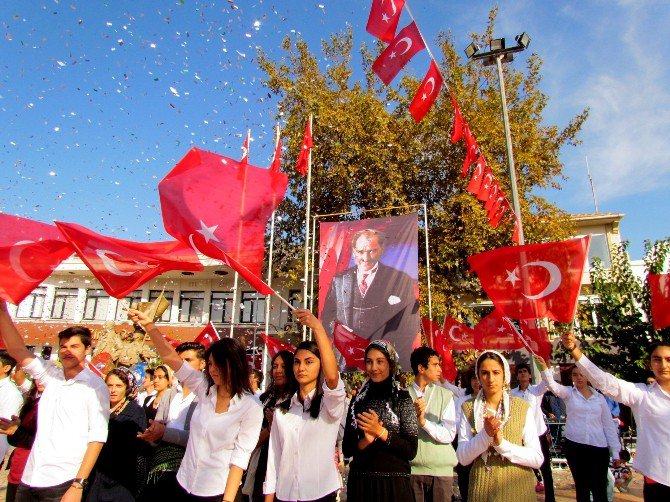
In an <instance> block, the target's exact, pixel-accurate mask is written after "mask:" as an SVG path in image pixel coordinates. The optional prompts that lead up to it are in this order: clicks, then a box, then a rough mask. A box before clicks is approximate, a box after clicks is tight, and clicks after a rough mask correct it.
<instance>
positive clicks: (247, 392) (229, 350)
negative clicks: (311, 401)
mask: <svg viewBox="0 0 670 502" xmlns="http://www.w3.org/2000/svg"><path fill="white" fill-rule="evenodd" d="M128 318H129V319H130V320H131V321H133V322H134V323H137V324H139V325H140V326H142V327H143V328H144V330H145V331H146V332H147V333H148V334H149V336H150V337H151V341H152V342H153V343H154V346H155V347H156V351H157V352H158V355H159V356H160V357H161V359H162V360H163V362H164V363H165V364H167V365H168V366H169V367H170V368H172V369H173V370H175V375H176V376H177V378H178V379H179V380H180V381H181V382H183V384H184V385H186V386H188V388H189V389H191V391H192V392H193V393H194V394H195V395H196V396H197V397H198V405H197V406H196V408H195V411H194V412H193V416H192V418H191V427H190V431H191V432H190V435H189V439H188V444H187V446H186V453H185V454H184V459H183V460H182V463H181V466H180V467H179V472H178V473H177V481H178V483H179V487H178V488H179V492H178V493H175V494H174V497H173V498H172V500H176V501H190V500H193V501H195V500H198V501H204V502H210V501H211V502H222V501H223V502H232V501H233V500H234V499H235V495H236V494H237V490H238V488H239V486H240V481H241V479H242V474H243V473H244V470H245V469H246V468H247V464H248V463H249V456H250V455H251V452H252V451H253V449H254V447H255V446H256V442H257V441H258V435H259V433H260V430H261V423H262V421H263V408H262V406H261V404H260V402H259V401H258V399H257V398H256V397H255V396H254V395H253V394H252V393H251V388H250V385H249V366H248V365H247V361H246V353H245V351H244V347H242V345H241V344H240V342H238V341H237V340H234V339H232V338H223V339H221V340H218V341H216V342H214V343H213V344H212V345H210V346H209V348H208V349H207V351H206V353H205V360H206V361H207V370H206V372H205V373H202V372H200V371H197V370H195V369H193V368H192V367H191V366H190V365H189V364H188V363H187V362H184V361H182V359H181V358H180V357H179V354H177V352H176V351H175V350H174V348H173V347H172V346H171V345H170V344H168V343H167V342H166V341H165V338H164V337H163V334H162V333H161V332H160V331H159V330H158V328H156V326H155V325H154V324H153V322H152V321H151V319H150V318H149V317H148V316H147V315H146V314H144V313H143V312H140V311H139V310H135V309H129V310H128Z"/></svg>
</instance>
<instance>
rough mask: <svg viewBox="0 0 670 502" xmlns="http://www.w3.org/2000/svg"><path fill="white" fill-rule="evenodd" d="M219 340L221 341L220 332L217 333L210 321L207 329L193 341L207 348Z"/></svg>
mask: <svg viewBox="0 0 670 502" xmlns="http://www.w3.org/2000/svg"><path fill="white" fill-rule="evenodd" d="M217 340H221V336H220V335H219V332H218V331H216V328H215V327H214V325H213V324H212V323H211V321H210V322H208V323H207V326H205V329H203V330H202V331H201V332H200V334H199V335H198V336H196V337H195V339H194V340H193V341H194V342H198V343H201V344H202V345H204V346H205V348H207V347H209V346H210V345H212V344H213V343H214V342H216V341H217Z"/></svg>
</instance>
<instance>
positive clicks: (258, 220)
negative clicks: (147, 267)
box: [158, 148, 288, 295]
mask: <svg viewBox="0 0 670 502" xmlns="http://www.w3.org/2000/svg"><path fill="white" fill-rule="evenodd" d="M238 169H239V163H238V162H237V161H235V160H233V159H231V158H229V157H223V156H221V155H217V154H215V153H212V152H207V151H205V150H200V149H198V148H192V149H191V150H190V151H189V152H188V153H187V154H186V156H185V157H184V158H183V159H182V160H181V161H180V162H179V163H178V164H177V165H176V166H175V167H174V168H173V169H172V171H170V172H169V173H168V174H167V176H165V178H163V180H162V181H161V182H160V183H159V184H158V192H159V194H160V199H161V210H162V213H163V224H164V225H165V229H166V230H167V232H168V233H169V234H170V235H172V236H173V237H174V238H176V239H178V240H179V241H181V242H183V243H185V244H186V243H187V244H190V245H191V247H193V248H194V249H197V250H198V251H200V252H202V253H204V254H206V255H207V256H210V257H212V258H215V259H218V260H222V261H223V262H224V263H225V264H226V265H228V266H229V267H231V268H233V269H234V270H235V271H236V272H239V274H240V275H241V276H242V277H243V278H244V279H245V280H246V281H247V282H248V283H249V284H250V285H251V286H252V287H254V288H255V289H256V290H257V291H258V292H259V293H261V294H264V295H268V294H272V293H273V292H274V291H273V290H272V288H270V287H269V286H268V285H267V284H265V283H264V282H263V281H262V280H261V279H260V274H261V267H262V265H263V255H264V251H265V240H264V235H265V227H266V225H267V221H268V219H269V218H270V215H271V214H272V211H274V210H275V209H276V207H277V206H278V205H279V203H280V202H281V200H282V199H283V198H284V193H285V192H286V185H287V182H288V178H287V176H286V175H285V174H283V173H277V172H273V171H271V170H270V169H261V168H260V167H256V166H253V165H251V164H248V165H247V166H246V169H245V170H244V171H245V175H244V176H243V177H242V178H239V177H238V176H236V173H237V172H238Z"/></svg>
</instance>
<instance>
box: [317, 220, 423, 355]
mask: <svg viewBox="0 0 670 502" xmlns="http://www.w3.org/2000/svg"><path fill="white" fill-rule="evenodd" d="M385 246H386V235H385V234H384V233H382V232H380V231H378V230H373V229H365V230H360V231H358V232H356V233H355V234H354V235H353V236H352V239H351V247H352V255H353V259H354V262H355V265H354V266H353V267H351V268H348V269H346V270H344V271H342V272H339V273H337V274H336V275H335V276H334V277H333V279H332V281H331V283H330V288H329V290H328V295H327V297H326V301H325V303H324V308H323V312H322V315H321V319H322V321H323V324H324V326H325V327H326V331H327V332H328V333H329V334H331V335H332V332H333V322H338V323H339V324H342V325H344V326H346V327H348V328H349V329H350V330H352V331H353V332H354V333H355V334H356V335H357V336H359V337H361V338H364V339H366V340H370V341H372V340H378V339H382V338H383V339H385V340H388V341H390V342H391V343H392V344H393V345H394V346H395V348H396V351H397V352H398V354H400V357H401V360H403V359H407V360H409V354H410V353H411V352H412V343H413V342H414V339H415V337H416V335H417V333H418V331H419V314H418V308H419V302H418V300H417V298H416V295H415V293H414V291H415V282H416V281H415V280H414V279H412V278H411V277H410V276H409V275H408V274H406V273H405V272H402V271H400V270H396V269H395V268H393V267H389V266H387V265H384V264H383V263H382V262H381V261H380V259H381V258H382V256H383V254H384V251H385Z"/></svg>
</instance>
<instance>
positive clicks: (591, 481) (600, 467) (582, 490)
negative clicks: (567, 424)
mask: <svg viewBox="0 0 670 502" xmlns="http://www.w3.org/2000/svg"><path fill="white" fill-rule="evenodd" d="M565 459H566V460H567V461H568V467H570V472H571V473H572V478H573V479H574V481H575V492H576V493H577V502H590V500H591V496H590V494H593V502H607V469H609V461H610V453H609V449H607V448H599V447H597V446H591V445H588V444H581V443H575V442H574V441H570V440H569V439H567V438H566V439H565Z"/></svg>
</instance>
